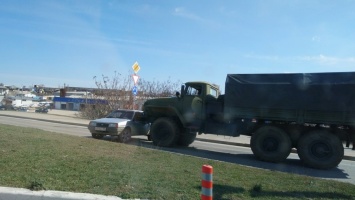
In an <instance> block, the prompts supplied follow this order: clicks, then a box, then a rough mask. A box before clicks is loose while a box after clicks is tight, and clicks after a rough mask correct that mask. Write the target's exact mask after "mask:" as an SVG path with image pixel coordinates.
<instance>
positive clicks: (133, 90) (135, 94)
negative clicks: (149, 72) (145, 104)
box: [132, 61, 141, 110]
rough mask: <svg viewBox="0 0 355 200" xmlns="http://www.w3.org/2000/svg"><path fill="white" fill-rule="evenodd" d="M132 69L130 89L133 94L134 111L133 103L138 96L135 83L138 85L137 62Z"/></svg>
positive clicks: (138, 67) (138, 68)
mask: <svg viewBox="0 0 355 200" xmlns="http://www.w3.org/2000/svg"><path fill="white" fill-rule="evenodd" d="M132 69H133V71H134V74H132V79H133V83H134V86H133V88H132V94H133V102H132V110H135V108H134V105H135V101H136V96H137V94H138V87H137V83H138V79H139V76H138V75H137V73H138V71H139V70H140V69H141V68H140V66H139V64H138V62H137V61H136V62H135V63H134V64H133V65H132Z"/></svg>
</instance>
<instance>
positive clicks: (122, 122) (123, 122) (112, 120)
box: [92, 118, 131, 125]
mask: <svg viewBox="0 0 355 200" xmlns="http://www.w3.org/2000/svg"><path fill="white" fill-rule="evenodd" d="M128 121H131V120H130V119H121V118H100V119H95V120H92V122H97V123H118V124H119V125H126V123H127V122H128Z"/></svg>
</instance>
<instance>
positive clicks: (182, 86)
mask: <svg viewBox="0 0 355 200" xmlns="http://www.w3.org/2000/svg"><path fill="white" fill-rule="evenodd" d="M184 92H185V85H181V96H182V97H183V96H184Z"/></svg>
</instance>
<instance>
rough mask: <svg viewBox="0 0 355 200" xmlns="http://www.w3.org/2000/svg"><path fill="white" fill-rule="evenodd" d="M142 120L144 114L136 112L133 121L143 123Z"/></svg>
mask: <svg viewBox="0 0 355 200" xmlns="http://www.w3.org/2000/svg"><path fill="white" fill-rule="evenodd" d="M142 118H143V113H140V112H136V113H135V115H134V118H133V119H134V120H135V121H142Z"/></svg>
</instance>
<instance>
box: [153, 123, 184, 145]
mask: <svg viewBox="0 0 355 200" xmlns="http://www.w3.org/2000/svg"><path fill="white" fill-rule="evenodd" d="M178 134H179V127H178V126H177V125H176V123H175V122H174V121H173V120H171V119H169V118H166V117H164V118H159V119H157V120H155V121H154V122H153V124H152V127H151V128H150V135H151V138H152V140H153V144H154V145H157V146H162V147H171V146H174V145H175V144H176V141H177V139H178Z"/></svg>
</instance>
